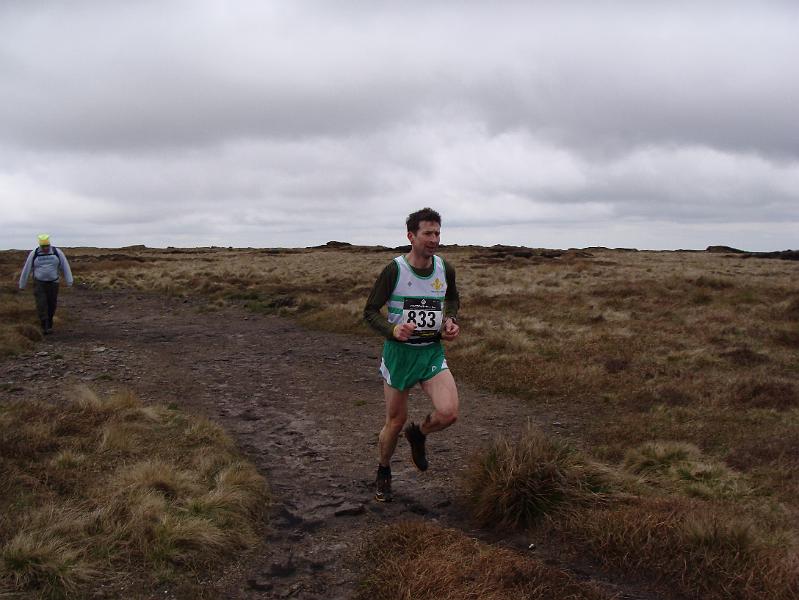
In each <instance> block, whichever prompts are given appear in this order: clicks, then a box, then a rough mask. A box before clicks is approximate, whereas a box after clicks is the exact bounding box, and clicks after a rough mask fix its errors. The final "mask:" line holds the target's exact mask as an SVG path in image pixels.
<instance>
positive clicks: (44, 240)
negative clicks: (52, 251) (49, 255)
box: [39, 233, 50, 246]
mask: <svg viewBox="0 0 799 600" xmlns="http://www.w3.org/2000/svg"><path fill="white" fill-rule="evenodd" d="M39 245H40V246H49V245H50V234H49V233H42V234H39Z"/></svg>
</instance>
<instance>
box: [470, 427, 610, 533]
mask: <svg viewBox="0 0 799 600" xmlns="http://www.w3.org/2000/svg"><path fill="white" fill-rule="evenodd" d="M467 486H468V490H469V498H470V501H471V504H472V513H473V515H474V516H475V518H476V519H477V521H478V522H480V523H481V524H483V525H489V526H496V525H500V526H508V527H527V526H530V525H533V524H534V523H536V522H537V521H539V520H540V519H541V518H542V517H544V516H546V515H551V514H552V513H553V512H555V511H557V510H559V509H563V508H564V507H571V506H573V505H576V504H583V503H586V502H597V501H601V500H602V499H603V497H604V496H603V492H602V490H603V489H604V487H605V482H604V481H603V476H602V474H601V473H600V471H599V469H598V468H597V467H595V466H594V465H591V464H590V463H588V462H587V461H586V460H585V459H584V458H583V457H582V456H581V455H580V454H579V453H578V452H577V451H576V450H575V449H574V448H571V447H570V446H568V445H567V444H565V443H563V442H561V441H560V440H552V439H549V438H548V437H547V436H545V435H544V434H543V433H542V432H541V431H539V430H537V429H535V428H533V427H528V429H527V431H526V432H525V434H524V435H523V436H522V437H521V438H520V439H518V440H514V441H509V440H506V439H498V440H497V441H495V442H494V443H493V444H492V445H491V446H490V447H489V448H488V449H487V450H486V451H485V452H483V453H480V454H478V455H477V456H476V457H475V459H474V461H473V464H472V465H471V468H470V471H469V474H468V476H467Z"/></svg>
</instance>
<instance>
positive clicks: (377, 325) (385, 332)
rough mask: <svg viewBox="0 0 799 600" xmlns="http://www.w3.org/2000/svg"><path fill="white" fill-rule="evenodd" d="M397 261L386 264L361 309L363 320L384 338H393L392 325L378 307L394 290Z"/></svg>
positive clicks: (382, 304)
mask: <svg viewBox="0 0 799 600" xmlns="http://www.w3.org/2000/svg"><path fill="white" fill-rule="evenodd" d="M397 269H398V267H397V263H395V262H394V261H393V260H392V261H391V262H390V263H389V264H388V265H386V268H385V269H383V272H382V273H380V276H379V277H378V278H377V281H375V284H374V286H373V287H372V291H371V292H370V293H369V298H368V299H367V300H366V306H365V307H364V309H363V320H364V321H366V323H367V324H368V325H369V327H371V328H372V329H374V330H375V331H377V332H378V333H379V334H380V335H382V336H383V337H384V338H386V339H389V340H393V339H394V327H393V326H392V325H391V323H389V322H388V319H386V317H385V316H384V315H383V314H382V313H381V312H380V309H382V308H383V306H385V304H386V302H388V299H389V298H390V297H391V292H392V291H393V290H394V285H395V284H396V283H397V275H398V273H399V271H398V270H397Z"/></svg>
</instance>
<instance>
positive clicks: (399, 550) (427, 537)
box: [356, 521, 614, 600]
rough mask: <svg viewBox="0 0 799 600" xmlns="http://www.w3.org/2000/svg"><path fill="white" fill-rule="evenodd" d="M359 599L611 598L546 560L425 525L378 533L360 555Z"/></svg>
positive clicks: (396, 526) (404, 525)
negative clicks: (362, 571) (363, 575)
mask: <svg viewBox="0 0 799 600" xmlns="http://www.w3.org/2000/svg"><path fill="white" fill-rule="evenodd" d="M360 560H361V561H362V567H363V570H364V572H365V573H366V574H367V575H366V576H365V578H364V580H363V581H362V584H361V588H360V589H359V591H358V594H357V595H356V598H358V599H361V600H366V599H370V600H393V599H396V598H413V599H414V600H511V599H514V600H515V599H517V598H529V599H530V600H611V599H612V598H613V597H614V596H613V594H610V593H608V592H606V591H604V590H602V589H600V588H598V587H596V586H595V585H592V584H589V583H583V582H579V581H577V580H576V579H575V578H574V577H573V576H571V575H569V574H567V573H566V572H564V571H562V570H560V569H557V568H555V567H552V566H549V565H547V564H545V563H544V562H543V561H540V560H536V559H533V558H530V557H525V556H522V555H520V554H518V553H516V552H513V551H511V550H507V549H503V548H498V547H495V546H491V545H488V544H485V543H481V542H479V541H477V540H474V539H472V538H469V537H467V536H466V535H464V534H463V533H460V532H458V531H454V530H452V529H444V528H442V527H439V526H436V525H432V524H429V523H422V522H413V521H407V522H400V523H397V524H394V525H390V526H387V527H384V528H382V529H380V530H378V531H377V532H375V533H374V534H373V535H372V536H371V538H370V539H369V540H368V541H367V542H366V544H364V547H363V548H362V551H361V553H360Z"/></svg>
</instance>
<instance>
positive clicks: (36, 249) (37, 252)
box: [33, 246, 61, 268]
mask: <svg viewBox="0 0 799 600" xmlns="http://www.w3.org/2000/svg"><path fill="white" fill-rule="evenodd" d="M40 249H41V247H40V246H36V248H35V249H34V251H33V262H34V263H35V262H36V257H37V256H39V255H40V254H41V252H39V250H40ZM52 250H53V251H52V252H51V254H53V255H54V256H55V257H56V258H57V259H58V266H59V268H60V267H61V256H59V254H58V248H56V247H55V246H53V247H52Z"/></svg>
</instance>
